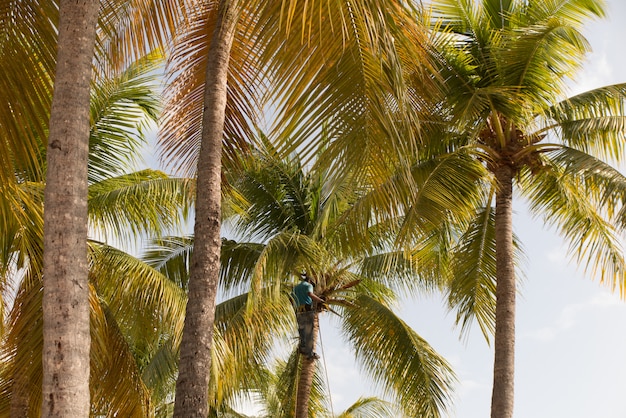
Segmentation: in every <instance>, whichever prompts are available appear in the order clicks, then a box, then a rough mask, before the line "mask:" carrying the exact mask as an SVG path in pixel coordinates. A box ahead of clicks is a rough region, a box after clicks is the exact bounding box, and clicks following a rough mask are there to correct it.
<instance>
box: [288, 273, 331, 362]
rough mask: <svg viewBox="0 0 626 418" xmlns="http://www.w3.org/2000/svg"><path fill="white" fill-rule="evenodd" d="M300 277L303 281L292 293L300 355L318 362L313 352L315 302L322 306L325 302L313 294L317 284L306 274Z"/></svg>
mask: <svg viewBox="0 0 626 418" xmlns="http://www.w3.org/2000/svg"><path fill="white" fill-rule="evenodd" d="M300 277H301V278H302V281H301V282H300V283H298V284H297V285H296V286H294V288H293V292H292V295H293V301H294V304H295V309H296V320H297V321H298V334H299V336H300V353H301V354H304V355H306V356H307V358H309V359H314V360H317V359H318V358H319V356H318V355H317V353H315V352H314V351H313V321H314V318H315V309H314V306H313V301H315V302H316V303H320V304H322V303H324V300H323V299H322V298H320V297H319V296H317V295H316V294H315V293H313V289H314V288H315V283H314V282H313V280H311V278H310V277H309V276H308V275H307V274H306V273H302V274H301V275H300Z"/></svg>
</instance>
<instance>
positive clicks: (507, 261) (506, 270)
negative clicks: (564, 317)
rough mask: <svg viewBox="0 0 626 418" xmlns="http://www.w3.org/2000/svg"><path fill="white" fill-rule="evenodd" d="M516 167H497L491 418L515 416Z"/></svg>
mask: <svg viewBox="0 0 626 418" xmlns="http://www.w3.org/2000/svg"><path fill="white" fill-rule="evenodd" d="M513 173H514V171H513V169H512V168H511V167H509V166H506V165H505V166H503V167H499V168H497V169H496V170H495V175H496V180H497V182H498V191H497V193H496V217H495V229H496V231H495V233H496V277H497V285H496V332H495V339H494V348H495V358H494V367H493V392H492V398H491V418H512V417H513V404H514V379H515V293H516V284H515V268H514V264H513V209H512V206H513Z"/></svg>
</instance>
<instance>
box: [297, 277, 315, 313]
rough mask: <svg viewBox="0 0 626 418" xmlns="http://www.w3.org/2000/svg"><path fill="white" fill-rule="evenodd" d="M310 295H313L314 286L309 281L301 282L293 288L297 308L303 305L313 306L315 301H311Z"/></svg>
mask: <svg viewBox="0 0 626 418" xmlns="http://www.w3.org/2000/svg"><path fill="white" fill-rule="evenodd" d="M309 293H313V285H312V284H311V283H309V282H307V281H301V282H300V283H298V284H297V285H296V286H295V287H294V288H293V292H292V294H293V299H294V301H295V303H296V308H297V307H298V306H302V305H312V304H313V299H311V296H309Z"/></svg>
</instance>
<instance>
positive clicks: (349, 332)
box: [343, 296, 455, 417]
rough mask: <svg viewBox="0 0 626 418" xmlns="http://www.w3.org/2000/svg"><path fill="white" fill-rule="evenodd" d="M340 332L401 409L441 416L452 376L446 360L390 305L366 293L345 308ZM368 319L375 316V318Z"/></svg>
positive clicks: (413, 413)
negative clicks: (354, 303)
mask: <svg viewBox="0 0 626 418" xmlns="http://www.w3.org/2000/svg"><path fill="white" fill-rule="evenodd" d="M344 312H345V316H344V317H343V332H344V334H345V335H346V337H347V339H348V340H349V341H350V342H351V344H352V345H353V347H354V350H355V353H356V358H357V360H358V361H359V363H361V364H362V365H363V367H364V369H365V371H366V372H367V373H368V374H369V375H370V376H371V377H372V378H373V379H374V381H375V382H376V383H378V384H380V385H381V386H382V387H384V388H385V389H386V390H387V391H388V392H389V393H391V394H392V395H393V396H394V397H395V398H396V399H397V400H398V404H399V405H400V406H401V407H402V408H403V410H404V411H406V413H408V414H410V415H415V416H420V417H441V416H444V415H443V414H444V411H445V410H446V409H447V408H448V407H449V406H450V403H451V391H452V384H453V382H454V380H455V378H454V375H453V373H452V370H451V368H450V366H449V365H448V363H447V362H446V361H445V360H444V359H443V358H441V357H440V356H439V355H438V354H437V353H436V352H435V351H434V350H433V349H432V347H430V346H429V345H428V344H427V343H426V341H425V340H424V339H422V338H421V337H420V336H419V335H417V334H416V333H415V331H413V330H412V329H411V328H410V327H409V326H408V325H407V324H406V323H405V322H403V321H402V320H401V319H400V318H398V316H396V315H395V314H394V313H393V312H392V311H391V310H389V308H387V307H385V306H383V305H381V304H379V303H378V302H376V301H374V300H373V299H370V298H368V297H366V296H362V297H360V298H359V299H358V304H357V306H355V307H354V308H350V309H348V308H346V309H345V310H344ZM372 318H376V320H375V321H373V320H372Z"/></svg>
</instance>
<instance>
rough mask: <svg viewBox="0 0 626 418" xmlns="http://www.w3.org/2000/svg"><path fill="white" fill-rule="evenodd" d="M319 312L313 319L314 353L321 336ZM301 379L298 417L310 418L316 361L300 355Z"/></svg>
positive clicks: (297, 396)
mask: <svg viewBox="0 0 626 418" xmlns="http://www.w3.org/2000/svg"><path fill="white" fill-rule="evenodd" d="M319 328H320V319H319V312H315V316H314V317H313V351H315V348H316V347H317V335H318V334H319ZM300 362H301V363H300V379H299V380H298V392H297V394H296V417H295V418H308V416H309V399H310V398H311V386H312V385H313V376H314V374H315V359H312V358H308V357H306V356H305V355H300Z"/></svg>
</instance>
